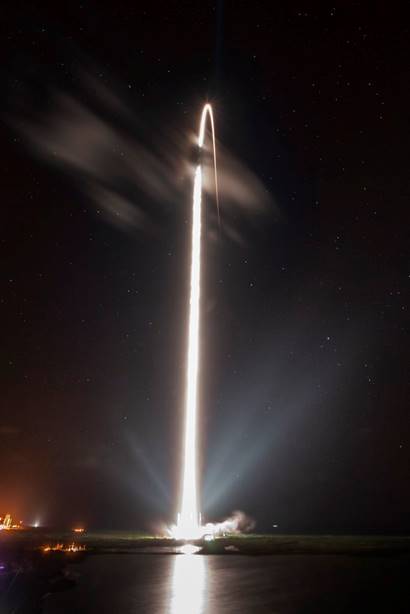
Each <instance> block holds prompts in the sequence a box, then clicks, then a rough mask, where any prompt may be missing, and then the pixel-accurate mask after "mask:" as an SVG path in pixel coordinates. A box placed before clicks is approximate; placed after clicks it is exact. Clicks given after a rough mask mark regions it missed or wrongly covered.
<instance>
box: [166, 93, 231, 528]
mask: <svg viewBox="0 0 410 614" xmlns="http://www.w3.org/2000/svg"><path fill="white" fill-rule="evenodd" d="M208 115H209V117H210V120H211V128H212V142H213V150H214V170H215V181H217V179H216V156H215V130H214V120H213V115H212V107H211V105H209V104H206V105H205V106H204V108H203V110H202V114H201V122H200V127H199V135H198V147H199V148H200V149H202V147H203V144H204V139H205V126H206V118H207V116H208ZM216 187H217V183H216ZM201 201H202V169H201V164H198V166H197V167H196V170H195V179H194V193H193V203H192V247H191V283H190V299H189V328H188V350H187V370H186V391H185V403H186V405H185V442H184V458H183V463H184V465H183V477H182V497H181V508H180V510H181V511H180V512H179V514H178V519H177V523H176V525H175V527H173V528H172V529H171V534H172V536H173V537H175V538H176V539H198V538H200V537H202V535H203V534H204V530H203V528H202V527H201V515H200V512H199V506H198V492H197V413H198V371H199V346H200V294H201V215H202V203H201ZM218 213H219V211H218Z"/></svg>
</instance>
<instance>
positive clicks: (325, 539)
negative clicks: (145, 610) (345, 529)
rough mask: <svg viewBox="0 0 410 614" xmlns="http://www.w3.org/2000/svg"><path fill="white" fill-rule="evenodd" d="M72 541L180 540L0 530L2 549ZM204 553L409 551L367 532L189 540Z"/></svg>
mask: <svg viewBox="0 0 410 614" xmlns="http://www.w3.org/2000/svg"><path fill="white" fill-rule="evenodd" d="M73 541H74V542H76V543H79V544H83V545H85V546H86V548H87V551H88V552H89V553H94V554H103V553H114V552H115V553H121V552H123V553H132V552H134V553H141V554H142V553H144V552H150V553H155V552H163V553H166V552H170V553H172V552H175V551H176V548H177V547H178V546H180V545H182V544H183V543H184V542H183V541H175V540H173V539H170V538H163V537H156V536H151V535H144V534H141V533H138V532H131V531H116V532H113V531H112V532H106V531H98V532H86V533H82V534H75V533H72V532H64V531H42V530H40V529H37V530H32V531H31V530H30V531H15V532H14V531H13V532H7V533H6V532H2V534H0V545H1V547H2V549H3V551H4V550H9V549H12V550H14V549H15V548H17V549H19V550H21V549H24V550H26V551H27V550H35V549H39V548H41V547H42V546H44V545H45V544H51V545H52V544H56V543H64V544H68V543H71V542H73ZM192 543H195V544H197V545H198V546H200V547H201V552H202V553H204V554H233V553H236V554H248V555H261V554H265V555H266V554H312V555H313V554H345V555H367V556H369V555H388V554H410V536H382V535H380V536H370V535H354V536H352V535H255V534H254V535H230V536H225V537H220V538H217V539H215V540H214V541H210V542H205V541H202V540H199V541H196V542H192Z"/></svg>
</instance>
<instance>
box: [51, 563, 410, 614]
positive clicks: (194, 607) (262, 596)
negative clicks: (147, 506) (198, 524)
mask: <svg viewBox="0 0 410 614" xmlns="http://www.w3.org/2000/svg"><path fill="white" fill-rule="evenodd" d="M71 571H72V573H73V574H76V575H77V585H76V587H75V588H74V589H72V590H70V591H66V592H62V593H56V594H53V595H50V596H49V597H48V598H47V599H46V601H45V607H44V612H45V614H56V613H58V614H68V613H69V614H75V613H77V612H78V613H80V612H81V614H88V613H98V614H105V613H107V614H108V613H109V614H131V613H132V614H135V613H138V612H143V613H144V614H157V613H161V614H228V613H229V614H250V613H252V614H254V613H261V614H264V613H267V612H270V613H275V614H282V613H283V614H289V613H292V614H293V613H303V614H305V613H312V614H313V613H318V612H325V613H327V614H330V613H332V614H333V613H339V612H349V613H351V612H386V613H388V614H394V613H396V612H397V613H399V612H403V613H404V612H406V613H408V612H410V591H409V588H408V587H409V582H408V578H409V577H410V576H409V571H410V560H409V558H408V557H384V558H383V557H373V558H366V557H347V556H328V555H326V556H322V555H313V556H312V555H310V556H309V555H300V556H299V555H284V556H278V555H275V556H255V557H251V556H240V555H225V556H223V555H222V556H218V555H208V556H200V555H166V554H119V555H99V556H89V557H88V558H87V559H86V560H85V561H84V562H83V563H81V564H79V565H73V566H72V567H71Z"/></svg>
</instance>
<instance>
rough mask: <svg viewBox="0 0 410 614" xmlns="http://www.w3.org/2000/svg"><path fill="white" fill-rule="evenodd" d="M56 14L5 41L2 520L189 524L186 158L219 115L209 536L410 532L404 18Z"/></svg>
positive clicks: (206, 372)
mask: <svg viewBox="0 0 410 614" xmlns="http://www.w3.org/2000/svg"><path fill="white" fill-rule="evenodd" d="M36 4H37V3H34V4H33V6H30V3H27V2H13V3H9V7H8V8H7V9H4V10H3V18H2V20H1V25H0V28H1V37H0V38H1V43H0V45H1V49H0V50H1V57H2V69H1V70H2V74H1V77H2V79H1V82H2V96H1V103H0V107H1V114H0V119H1V125H0V129H1V137H0V138H1V141H0V153H1V165H0V174H1V192H2V198H1V203H2V205H1V208H2V216H1V218H2V224H1V232H0V245H1V259H0V262H1V265H0V266H1V277H0V282H1V286H0V314H1V324H2V326H1V329H2V334H1V353H0V359H1V363H0V377H1V402H0V468H1V473H0V515H1V512H3V513H4V512H6V511H10V512H12V513H14V514H16V515H17V516H18V518H22V519H24V520H25V521H26V522H28V523H32V522H35V521H40V522H42V523H44V524H49V525H60V526H62V525H66V526H72V525H73V524H74V523H78V522H82V523H85V524H86V525H87V526H88V527H100V528H139V529H148V530H151V529H155V528H156V527H157V526H158V525H159V524H160V523H171V522H173V521H174V519H175V514H176V511H177V506H178V500H177V494H178V485H179V477H180V458H181V455H180V446H181V425H182V418H183V412H182V410H183V399H184V365H185V354H184V351H185V330H186V320H187V305H186V301H187V292H188V284H187V282H188V259H187V256H188V252H189V239H190V237H189V230H190V228H189V224H190V215H191V213H190V204H191V186H192V133H193V131H194V130H196V129H197V125H198V121H199V114H200V110H201V105H202V104H203V102H204V101H206V100H210V101H212V103H213V105H214V109H215V120H216V129H217V137H218V143H219V151H220V161H221V168H220V171H221V184H222V185H221V215H222V230H221V231H220V232H219V231H218V229H217V225H216V223H215V219H216V217H215V200H214V198H213V196H212V193H211V190H209V195H208V196H207V198H206V205H207V206H206V213H205V215H204V223H205V224H206V229H207V230H206V237H205V240H204V256H205V280H204V303H203V320H202V326H203V331H204V333H205V340H204V343H203V346H202V358H201V360H202V369H201V378H202V382H201V461H202V468H201V476H202V477H201V480H202V488H201V490H202V509H203V514H204V516H205V519H206V520H217V519H222V518H223V517H225V516H226V515H228V514H229V513H230V512H231V511H232V510H235V509H241V510H244V511H245V512H246V513H247V514H249V515H250V516H252V517H253V518H254V519H255V520H256V522H257V530H259V531H269V530H272V531H326V530H334V531H371V532H378V531H398V532H400V531H408V530H410V520H409V519H410V490H409V478H410V475H409V473H410V472H409V468H410V415H409V405H408V398H409V394H408V393H409V382H408V366H409V360H408V359H409V350H408V283H409V269H408V263H409V252H408V249H407V242H406V240H407V237H408V204H409V195H410V190H409V143H408V140H409V139H408V114H409V108H410V96H409V91H410V90H409V73H408V51H409V43H408V40H409V30H408V24H407V19H406V18H405V15H404V12H403V14H400V11H398V10H397V6H396V8H395V9H394V10H393V7H391V8H389V6H388V5H386V4H385V3H381V2H338V3H336V4H333V5H332V4H330V3H320V2H311V3H304V2H300V3H292V2H290V3H278V4H276V3H273V2H267V1H266V2H258V1H253V2H225V3H223V2H219V3H212V2H202V3H198V2H195V1H190V2H184V1H180V2H174V1H170V2H166V3H161V2H151V3H138V2H135V3H130V5H129V6H128V5H127V4H126V3H123V2H111V3H101V2H95V3H92V2H86V1H84V2H81V3H76V2H70V3H63V4H61V3H60V4H61V6H64V8H61V6H59V3H52V4H50V6H47V4H46V3H40V5H37V6H36ZM403 6H404V5H403ZM406 220H407V221H406ZM274 524H275V525H276V524H277V525H278V528H275V529H274V528H273V527H272V525H274Z"/></svg>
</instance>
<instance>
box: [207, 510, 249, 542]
mask: <svg viewBox="0 0 410 614" xmlns="http://www.w3.org/2000/svg"><path fill="white" fill-rule="evenodd" d="M255 524H256V523H255V521H254V519H253V518H251V517H250V516H248V515H247V514H245V512H242V511H241V510H235V511H234V512H232V514H231V515H230V516H229V518H226V519H225V520H223V521H222V522H216V523H212V522H208V523H207V524H206V525H205V526H204V527H202V528H203V530H204V535H212V536H213V537H221V536H223V535H229V534H230V535H232V534H236V535H238V534H239V533H249V532H250V531H252V529H253V528H254V527H255Z"/></svg>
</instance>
